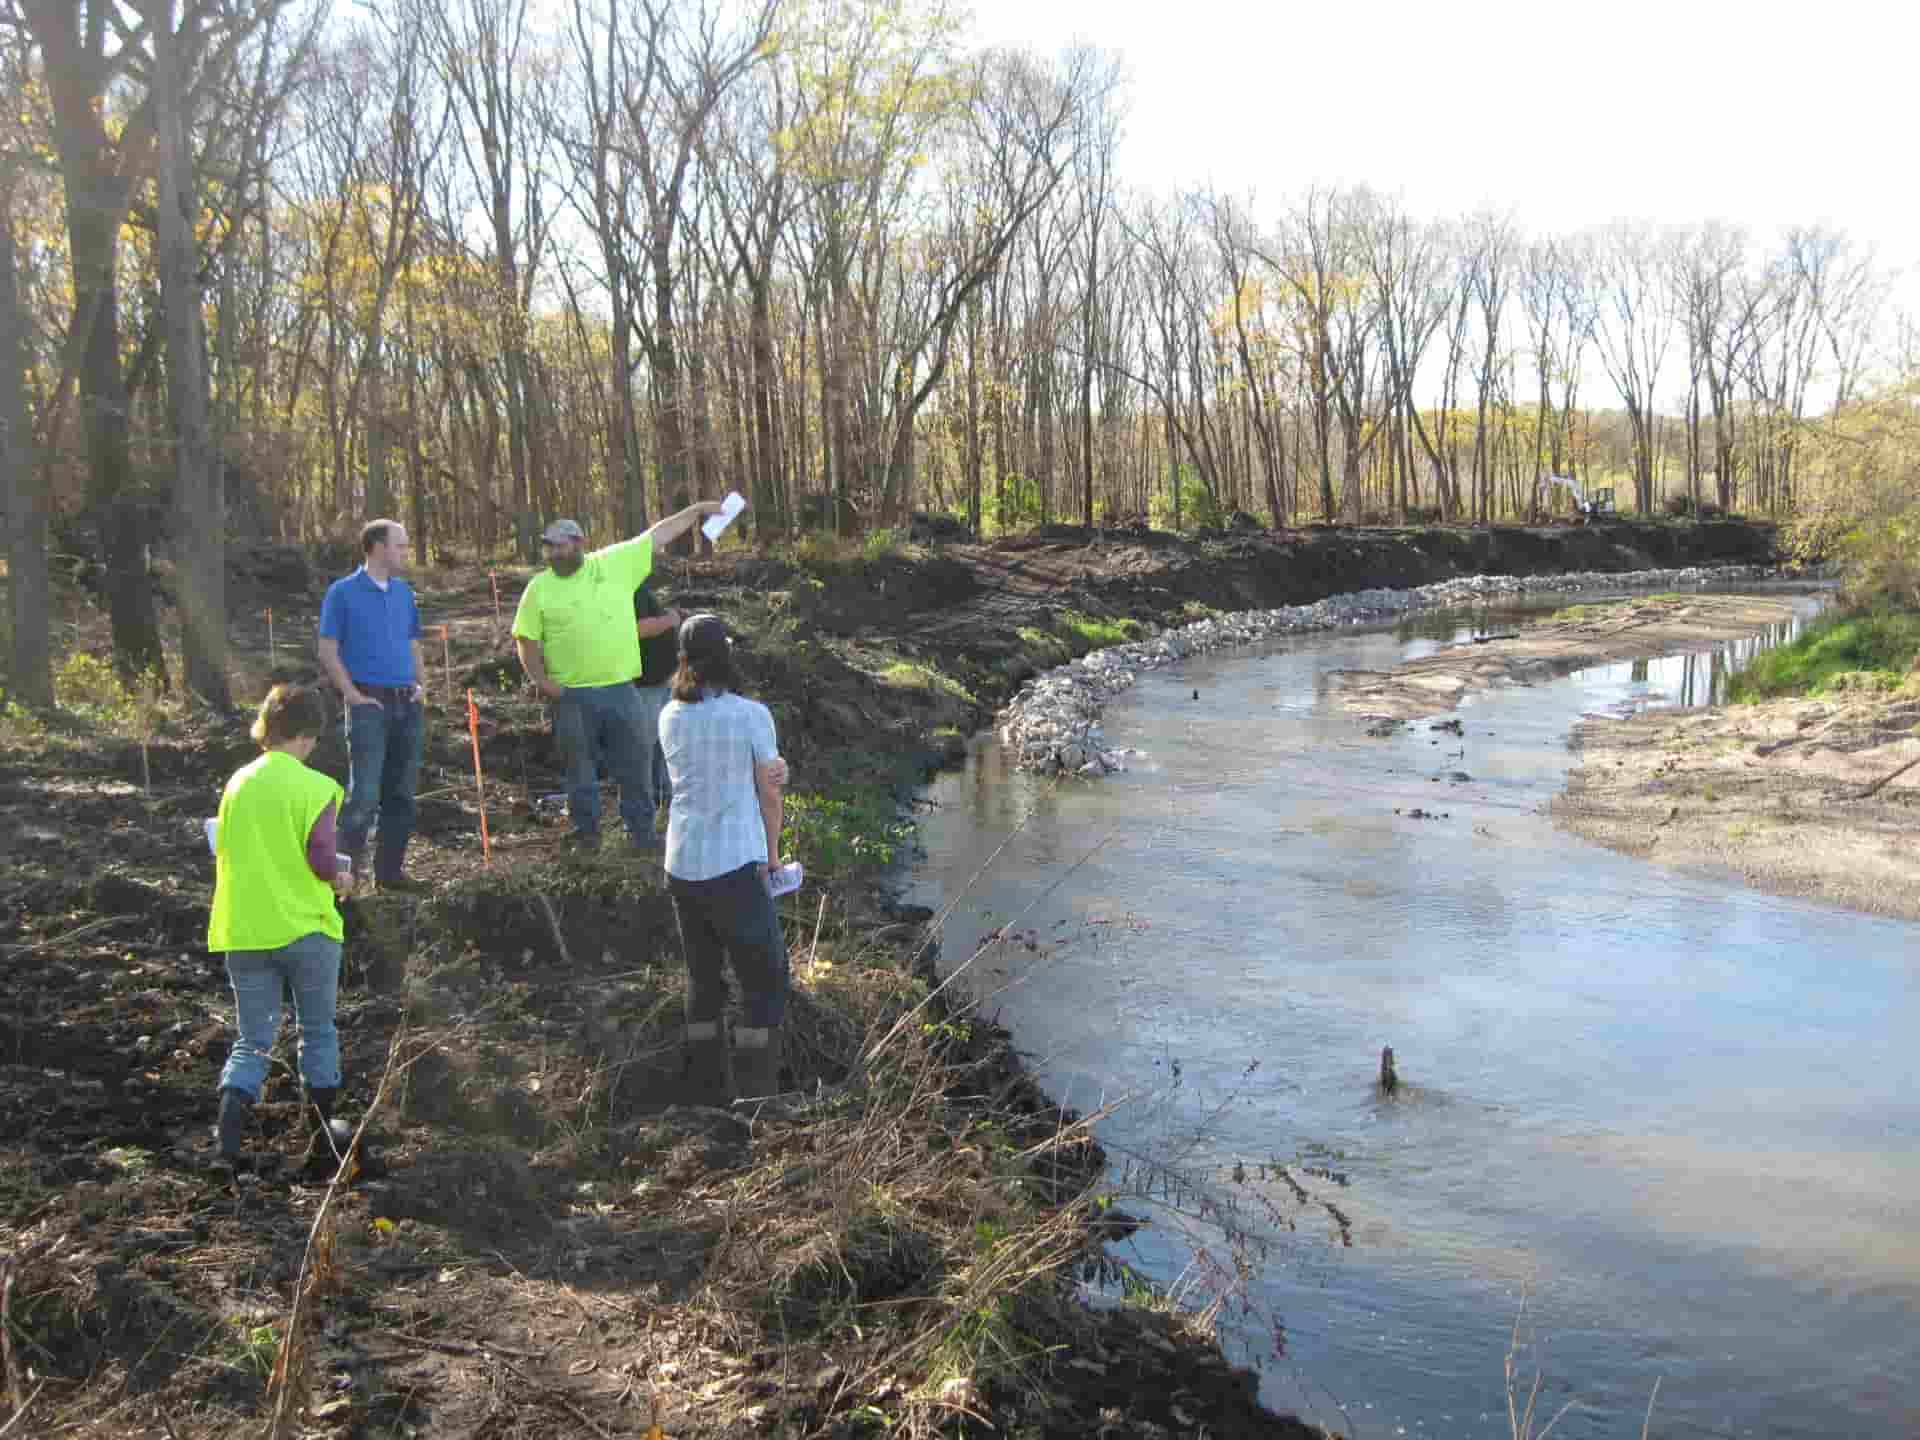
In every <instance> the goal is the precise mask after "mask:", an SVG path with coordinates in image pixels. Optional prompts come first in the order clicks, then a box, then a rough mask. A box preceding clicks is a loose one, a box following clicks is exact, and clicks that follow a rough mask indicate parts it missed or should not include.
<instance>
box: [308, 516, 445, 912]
mask: <svg viewBox="0 0 1920 1440" xmlns="http://www.w3.org/2000/svg"><path fill="white" fill-rule="evenodd" d="M407 545H408V542H407V532H406V529H405V527H403V526H402V525H401V524H400V523H399V522H398V521H395V520H375V521H374V522H372V523H371V524H370V525H368V526H367V527H366V528H365V529H363V530H362V531H361V532H360V552H361V554H362V555H363V556H364V557H365V560H364V563H363V564H362V565H361V566H360V568H359V569H358V570H356V571H354V572H353V574H351V575H348V576H347V577H345V578H344V579H341V580H336V581H334V582H333V584H331V585H329V586H328V587H327V598H326V599H325V600H324V601H323V602H322V603H321V606H320V668H321V669H323V670H325V671H326V672H327V678H328V679H329V680H331V681H332V682H333V685H334V688H335V689H336V690H338V691H339V692H340V698H341V700H343V701H344V702H345V703H346V707H347V756H348V771H347V803H346V806H345V807H344V808H343V809H342V810H341V812H340V825H339V837H340V850H341V853H342V854H345V855H347V856H350V857H351V858H352V860H353V869H354V874H355V875H359V874H361V873H362V871H361V864H360V862H361V858H362V856H363V855H364V854H365V851H366V848H367V832H368V831H369V830H371V829H373V825H374V819H375V817H376V816H377V817H378V818H379V822H380V839H379V844H378V846H377V847H376V849H375V852H374V859H373V878H374V881H375V883H376V884H378V885H379V887H380V888H381V889H382V890H394V891H408V892H412V891H418V890H420V889H422V888H424V887H422V886H420V885H419V884H418V883H417V882H415V881H412V880H408V879H407V878H406V877H405V876H404V875H402V874H401V863H402V862H403V861H404V860H405V859H406V854H407V841H408V840H409V839H411V838H412V836H413V817H414V804H413V792H414V787H415V786H416V785H417V784H418V783H419V779H420V752H421V747H422V744H423V742H424V741H425V739H426V725H425V717H424V714H423V712H422V709H421V702H422V701H423V700H424V699H425V698H426V690H425V688H424V687H423V686H422V685H421V683H420V680H421V677H422V676H424V675H425V674H426V660H425V658H424V656H423V655H422V654H421V648H420V609H419V607H418V606H417V605H415V604H414V599H413V587H412V586H410V585H408V584H407V582H406V581H405V580H402V579H401V578H400V576H401V573H402V572H403V571H405V569H406V568H407Z"/></svg>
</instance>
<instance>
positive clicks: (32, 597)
mask: <svg viewBox="0 0 1920 1440" xmlns="http://www.w3.org/2000/svg"><path fill="white" fill-rule="evenodd" d="M0 163H5V162H0ZM14 178H15V177H14V175H13V173H12V172H11V171H10V170H9V171H8V172H6V173H5V174H0V467H3V468H4V470H5V473H6V480H7V486H6V519H7V608H8V618H9V620H10V622H11V625H10V634H11V641H12V646H11V651H10V653H9V655H8V656H7V684H8V689H9V690H10V691H11V692H12V695H13V698H15V699H17V700H19V701H21V702H22V703H24V704H27V705H31V706H34V707H36V708H45V707H46V706H49V705H51V704H53V660H52V605H51V600H50V593H51V592H50V586H49V584H48V577H47V517H48V508H49V506H50V504H51V499H52V497H51V495H50V494H49V492H48V487H47V471H46V468H45V467H44V466H42V465H41V464H40V463H39V457H38V456H36V455H35V454H34V453H33V451H34V446H33V431H32V429H31V428H29V425H28V420H27V389H26V365H27V336H28V334H29V330H28V322H27V313H26V311H25V309H24V308H23V307H22V303H21V298H20V285H19V273H20V272H19V262H18V258H17V255H16V252H15V247H14V235H13V190H14Z"/></svg>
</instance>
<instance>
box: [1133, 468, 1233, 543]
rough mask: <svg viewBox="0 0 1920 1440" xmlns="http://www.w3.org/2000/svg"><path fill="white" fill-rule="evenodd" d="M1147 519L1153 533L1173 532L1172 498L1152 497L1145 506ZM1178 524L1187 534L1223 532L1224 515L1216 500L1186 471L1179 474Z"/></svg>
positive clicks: (1168, 495) (1225, 519)
mask: <svg viewBox="0 0 1920 1440" xmlns="http://www.w3.org/2000/svg"><path fill="white" fill-rule="evenodd" d="M1147 519H1148V521H1149V523H1151V524H1152V526H1153V528H1154V529H1156V530H1173V529H1176V528H1178V527H1176V526H1175V525H1174V523H1173V521H1174V514H1173V496H1172V495H1170V494H1156V495H1154V497H1153V498H1152V500H1151V501H1149V502H1148V505H1147ZM1180 523H1181V525H1184V526H1186V527H1187V528H1188V529H1190V530H1224V529H1225V528H1226V525H1227V515H1226V511H1225V510H1223V509H1222V508H1221V506H1220V501H1219V499H1218V498H1217V497H1216V496H1215V495H1214V494H1213V492H1212V491H1211V490H1209V489H1207V487H1206V486H1204V485H1202V484H1201V483H1200V479H1199V477H1198V476H1197V475H1195V474H1193V472H1192V470H1191V468H1190V467H1187V466H1182V467H1181V470H1180Z"/></svg>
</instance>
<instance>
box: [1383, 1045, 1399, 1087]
mask: <svg viewBox="0 0 1920 1440" xmlns="http://www.w3.org/2000/svg"><path fill="white" fill-rule="evenodd" d="M1399 1088H1400V1077H1399V1076H1398V1075H1397V1074H1395V1073H1394V1069H1393V1047H1392V1046H1391V1045H1383V1046H1381V1047H1380V1093H1381V1094H1383V1095H1391V1094H1393V1092H1394V1091H1396V1090H1398V1089H1399Z"/></svg>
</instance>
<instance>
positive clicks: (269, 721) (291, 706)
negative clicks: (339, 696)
mask: <svg viewBox="0 0 1920 1440" xmlns="http://www.w3.org/2000/svg"><path fill="white" fill-rule="evenodd" d="M326 728H327V702H326V701H324V700H322V699H321V698H320V692H319V691H318V690H315V689H314V688H313V687H312V686H311V685H276V686H274V687H273V689H271V690H269V691H268V692H267V698H266V699H264V700H262V701H261V702H260V713H259V714H258V715H256V716H254V717H253V730H252V732H251V733H252V735H253V739H254V743H255V744H257V745H258V746H260V748H261V749H263V750H271V749H272V748H273V747H274V746H276V745H285V744H287V743H288V742H289V741H293V740H304V739H306V738H307V736H309V735H316V736H317V735H318V734H319V733H320V732H321V731H322V730H324V729H326Z"/></svg>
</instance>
